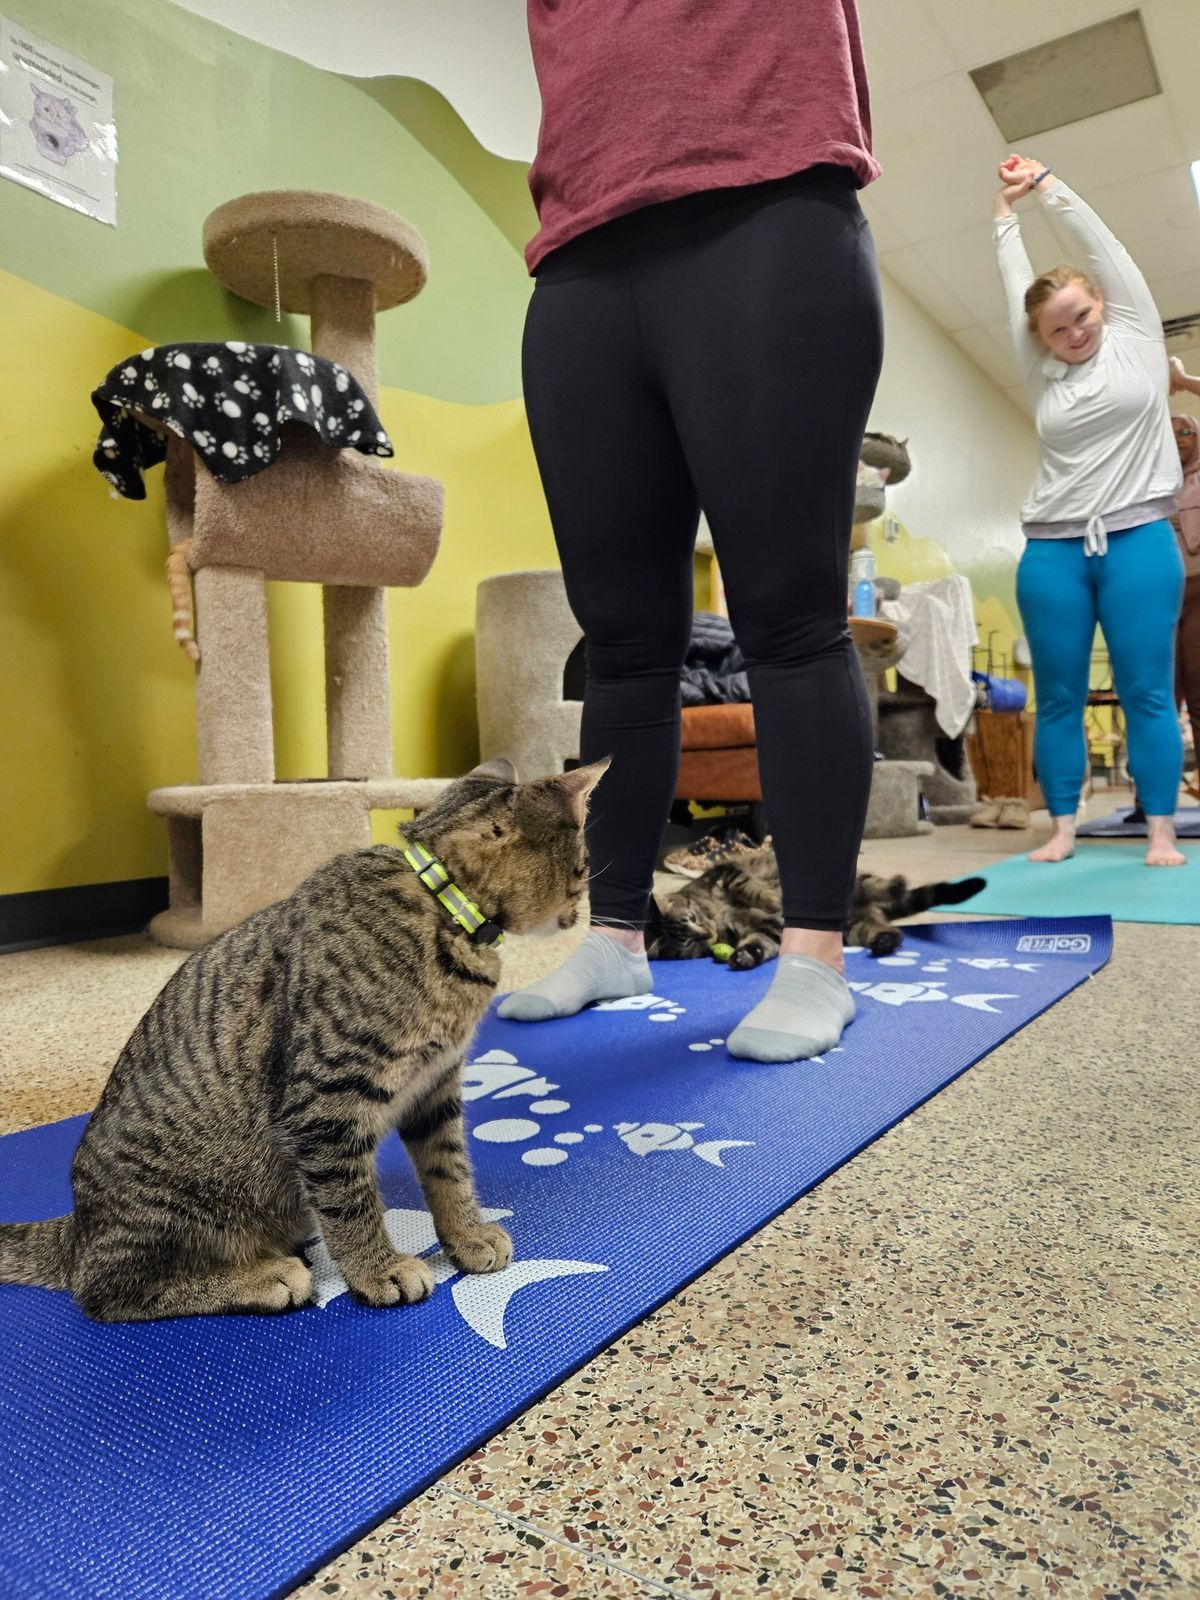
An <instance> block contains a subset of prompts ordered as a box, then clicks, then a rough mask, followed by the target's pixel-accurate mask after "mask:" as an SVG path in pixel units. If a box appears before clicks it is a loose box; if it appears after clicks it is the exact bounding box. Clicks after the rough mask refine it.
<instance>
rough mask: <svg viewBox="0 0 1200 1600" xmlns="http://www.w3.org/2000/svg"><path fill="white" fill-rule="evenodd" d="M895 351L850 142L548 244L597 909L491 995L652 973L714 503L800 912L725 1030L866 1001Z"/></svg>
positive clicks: (517, 997)
mask: <svg viewBox="0 0 1200 1600" xmlns="http://www.w3.org/2000/svg"><path fill="white" fill-rule="evenodd" d="M881 355H882V336H881V316H880V303H879V289H878V277H877V270H876V265H875V255H874V247H873V244H872V241H871V238H870V233H869V230H868V228H867V226H866V222H865V219H864V217H863V215H862V212H861V210H860V208H859V204H858V199H857V194H856V184H855V180H854V178H853V176H852V175H851V173H850V172H849V171H847V170H844V169H842V168H840V167H833V166H821V167H815V168H811V169H809V170H807V171H805V172H802V173H799V174H796V175H795V176H792V177H788V178H785V179H781V180H774V181H771V182H767V183H761V184H755V185H750V186H746V187H741V188H737V189H724V190H713V191H706V192H703V193H698V194H695V195H688V196H685V197H683V198H681V199H678V200H671V201H667V202H664V203H662V204H658V205H652V206H647V207H644V208H642V209H640V210H638V211H635V212H633V213H631V214H629V215H627V216H623V217H619V218H617V219H616V220H615V221H613V222H609V223H605V224H602V225H601V226H599V227H596V228H593V229H591V230H590V231H589V232H588V233H586V234H584V235H582V236H581V237H579V238H577V239H575V240H571V241H569V242H568V243H566V244H565V245H563V246H562V247H560V248H559V249H558V250H556V251H554V252H553V253H551V254H550V255H549V256H548V257H547V258H546V260H545V261H544V262H543V263H542V265H541V267H540V270H539V271H538V273H537V282H536V288H535V290H534V294H533V299H532V302H531V305H530V310H529V316H528V321H527V324H526V333H525V345H524V384H525V398H526V406H527V410H528V415H529V424H530V429H531V432H532V435H533V443H534V449H535V452H536V456H537V461H538V466H539V469H540V471H541V475H542V482H543V485H544V488H545V492H546V498H547V502H548V505H549V509H550V517H551V521H552V523H553V527H554V533H555V538H556V540H557V544H558V549H559V554H560V557H561V561H562V568H563V576H564V579H565V582H566V589H567V596H568V599H569V601H570V604H571V608H572V610H573V611H574V613H575V616H576V617H577V619H578V621H579V623H580V625H581V626H582V628H583V630H584V635H585V640H586V660H587V687H586V693H585V700H584V709H583V728H582V734H581V741H580V759H581V760H582V761H584V762H590V761H594V760H597V759H600V758H602V757H603V756H606V755H611V756H612V767H611V769H610V771H609V772H608V774H607V775H606V776H605V778H604V781H603V782H602V783H601V785H600V787H599V789H598V790H597V791H596V793H595V795H594V796H593V800H592V810H591V815H590V818H589V823H588V846H589V852H590V856H591V862H592V870H593V874H594V876H593V881H592V886H591V916H592V931H591V932H590V933H589V935H588V937H587V939H586V940H585V941H584V944H583V945H582V946H581V948H580V949H579V950H578V951H577V952H576V953H575V955H574V956H572V958H571V960H570V961H568V962H567V964H566V965H565V966H564V967H563V968H561V969H560V970H559V971H558V972H556V973H554V974H552V975H551V977H549V978H548V979H546V980H544V981H543V982H542V983H540V984H536V985H533V986H532V987H531V988H529V989H525V990H520V991H517V992H516V993H515V994H513V995H510V996H509V997H508V998H507V999H506V1000H505V1001H504V1002H503V1004H502V1006H501V1015H502V1016H509V1017H516V1018H518V1019H521V1020H527V1021H535V1020H542V1019H545V1018H548V1017H554V1016H563V1015H568V1014H570V1013H571V1012H573V1011H577V1010H579V1009H580V1008H581V1007H582V1006H584V1005H586V1004H588V1003H589V1002H590V1001H594V1000H600V999H605V998H617V997H620V996H624V995H631V994H637V993H647V992H648V991H649V988H650V975H649V968H648V966H647V963H646V959H645V955H644V943H643V940H642V932H641V930H642V929H643V927H644V923H645V919H646V912H647V906H648V900H649V894H650V889H651V885H652V882H653V872H654V865H655V860H656V856H657V852H658V849H659V846H660V844H661V840H662V835H663V830H664V827H665V823H666V818H667V815H668V812H669V809H670V805H671V801H672V798H673V796H674V792H675V782H676V776H677V773H678V766H679V752H680V668H681V666H682V664H683V659H684V654H685V651H686V649H687V645H688V642H689V638H690V633H691V617H692V555H693V548H694V543H695V537H696V530H697V525H698V521H699V510H700V508H701V507H703V509H704V512H705V515H706V516H707V518H708V522H709V525H710V526H711V528H712V535H713V542H714V545H715V548H716V552H717V558H718V561H719V563H720V567H721V573H722V576H723V579H724V582H725V589H726V595H727V597H728V602H729V612H730V620H731V622H732V624H733V629H734V633H735V635H736V637H737V640H738V643H739V645H740V646H741V648H742V651H743V654H744V655H745V658H746V664H747V668H748V671H749V677H750V686H751V695H752V700H753V704H754V716H755V725H756V729H757V742H758V760H759V767H760V771H761V776H762V785H763V799H764V804H765V808H766V811H767V814H768V816H769V817H770V821H771V827H772V831H773V834H774V843H775V850H776V853H777V855H778V858H779V867H780V876H781V880H782V888H783V910H784V921H785V933H784V942H783V948H782V951H781V955H780V960H779V966H778V969H777V972H776V976H775V979H774V982H773V984H772V987H771V989H770V990H769V992H768V994H767V996H766V997H765V998H764V1000H763V1001H762V1002H761V1003H760V1004H759V1005H758V1006H757V1007H755V1009H754V1010H753V1011H752V1012H751V1013H750V1015H749V1016H748V1017H747V1018H746V1019H745V1021H744V1022H743V1023H742V1024H741V1025H740V1026H739V1027H738V1028H737V1029H736V1030H735V1032H734V1033H733V1034H732V1035H731V1036H730V1039H729V1041H728V1044H729V1048H730V1050H731V1052H732V1053H733V1054H735V1055H741V1056H746V1057H750V1058H753V1059H758V1060H777V1061H778V1060H793V1059H797V1058H799V1057H803V1056H808V1055H812V1054H817V1053H819V1052H820V1051H822V1050H824V1049H828V1048H830V1046H831V1045H833V1044H834V1043H836V1042H837V1039H838V1038H839V1037H840V1035H841V1031H842V1028H843V1026H844V1025H845V1023H846V1022H847V1021H848V1020H849V1019H850V1017H852V1016H853V1010H854V1008H853V1002H852V1000H851V997H850V993H849V990H848V989H847V988H846V985H845V982H844V979H843V978H842V976H841V968H842V928H843V925H844V920H845V916H846V912H847V908H848V905H849V899H850V894H851V891H852V888H853V884H854V877H855V872H856V866H857V856H858V849H859V844H860V842H861V838H862V829H863V824H864V820H865V816H866V807H867V799H868V794H869V789H870V782H871V772H872V757H873V750H872V733H871V714H870V708H869V705H868V702H867V697H866V690H865V687H864V683H863V679H862V675H861V672H860V670H859V666H858V660H857V656H856V652H855V650H854V647H853V644H852V642H851V638H850V633H849V628H848V624H847V603H846V596H847V562H848V553H849V543H850V529H851V516H852V508H853V500H854V490H855V477H856V469H857V462H858V456H859V450H860V448H861V444H862V437H863V432H864V429H865V427H866V423H867V414H868V411H869V409H870V405H871V401H872V398H873V395H874V391H875V385H876V382H877V379H878V375H879V367H880V361H881Z"/></svg>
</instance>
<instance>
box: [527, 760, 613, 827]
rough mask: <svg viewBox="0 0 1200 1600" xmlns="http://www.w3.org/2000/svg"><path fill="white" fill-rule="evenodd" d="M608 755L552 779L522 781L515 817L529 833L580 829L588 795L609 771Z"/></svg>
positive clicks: (585, 814) (585, 811) (584, 816)
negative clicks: (534, 781)
mask: <svg viewBox="0 0 1200 1600" xmlns="http://www.w3.org/2000/svg"><path fill="white" fill-rule="evenodd" d="M611 759H612V757H611V756H605V758H604V760H603V761H593V762H592V763H591V765H590V766H586V767H574V768H572V770H571V771H570V772H563V773H560V774H558V775H557V776H556V777H553V778H539V779H538V781H537V782H536V783H527V784H525V785H524V786H523V787H522V789H521V791H520V794H519V795H518V798H517V816H518V818H519V819H520V822H521V825H522V826H523V827H524V828H525V829H526V830H527V831H528V832H530V833H535V834H536V833H539V832H541V831H542V829H544V828H547V827H551V828H554V827H557V828H565V827H572V828H582V827H583V824H584V820H585V818H586V817H587V803H588V796H589V795H590V794H591V792H592V790H593V789H594V788H595V787H596V785H597V784H598V783H599V782H600V779H601V778H602V777H603V776H604V774H605V773H606V772H607V771H608V767H609V762H610V761H611Z"/></svg>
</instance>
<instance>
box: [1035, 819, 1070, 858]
mask: <svg viewBox="0 0 1200 1600" xmlns="http://www.w3.org/2000/svg"><path fill="white" fill-rule="evenodd" d="M1074 854H1075V818H1074V817H1073V816H1072V817H1055V818H1054V832H1053V833H1052V834H1051V835H1050V837H1049V838H1048V839H1047V840H1046V842H1045V844H1044V845H1042V846H1041V848H1040V849H1037V850H1032V851H1030V854H1029V859H1030V861H1069V860H1070V859H1071V857H1072V856H1073V855H1074Z"/></svg>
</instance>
